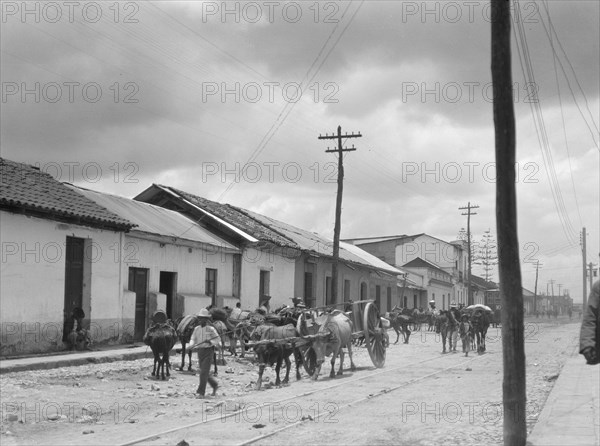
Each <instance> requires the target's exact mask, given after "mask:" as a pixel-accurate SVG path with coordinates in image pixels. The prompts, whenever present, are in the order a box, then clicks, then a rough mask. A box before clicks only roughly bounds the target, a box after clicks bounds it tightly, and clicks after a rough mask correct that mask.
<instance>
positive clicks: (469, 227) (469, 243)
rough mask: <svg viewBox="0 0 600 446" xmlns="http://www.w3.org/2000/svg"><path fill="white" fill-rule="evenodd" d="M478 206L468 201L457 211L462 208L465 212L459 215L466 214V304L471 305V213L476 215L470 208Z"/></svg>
mask: <svg viewBox="0 0 600 446" xmlns="http://www.w3.org/2000/svg"><path fill="white" fill-rule="evenodd" d="M478 207H479V206H471V202H470V201H469V202H468V203H467V205H466V206H464V207H461V208H458V210H459V211H462V210H464V209H466V210H467V212H463V213H462V214H461V215H466V216H467V251H468V252H467V254H468V257H467V259H468V262H469V271H468V277H467V304H468V305H473V295H472V294H471V262H472V260H473V259H471V215H477V213H476V212H471V209H477V208H478Z"/></svg>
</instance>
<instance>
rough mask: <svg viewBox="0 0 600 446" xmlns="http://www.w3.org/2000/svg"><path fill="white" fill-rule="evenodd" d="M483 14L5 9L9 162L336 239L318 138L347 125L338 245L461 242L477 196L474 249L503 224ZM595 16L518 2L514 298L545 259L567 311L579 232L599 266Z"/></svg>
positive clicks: (381, 5)
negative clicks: (184, 199)
mask: <svg viewBox="0 0 600 446" xmlns="http://www.w3.org/2000/svg"><path fill="white" fill-rule="evenodd" d="M489 6H490V5H489V3H488V2H477V1H465V2H460V1H459V2H452V1H451V2H440V3H438V2H400V1H366V2H361V1H358V0H356V1H352V2H337V1H336V2H334V1H320V2H315V1H302V2H278V1H272V2H220V1H219V2H199V1H196V2H120V3H116V2H114V1H110V2H96V3H94V2H50V3H41V2H40V3H37V2H28V3H24V2H9V1H3V2H2V23H1V27H2V29H1V40H2V44H1V46H2V55H1V56H2V59H1V75H2V104H1V107H2V109H1V112H2V115H1V119H2V123H1V124H2V126H1V138H2V140H1V152H2V156H3V157H6V158H9V159H12V160H16V161H21V162H25V163H29V164H38V165H39V166H40V167H41V168H42V169H43V170H44V171H47V172H49V173H50V174H52V175H53V176H55V177H57V178H59V179H61V180H62V181H70V182H74V183H76V184H78V185H81V186H84V187H88V188H91V189H95V190H99V191H104V192H110V193H115V194H118V195H123V196H127V197H133V196H135V195H136V194H137V193H139V192H140V191H142V190H144V189H145V188H146V187H148V186H149V185H150V184H152V183H161V184H167V185H170V186H174V187H177V188H180V189H183V190H186V191H189V192H192V193H194V194H197V195H200V196H203V197H206V198H208V199H212V200H217V201H221V202H227V203H231V204H234V205H237V206H241V207H243V208H247V209H250V210H253V211H256V212H259V213H262V214H265V215H268V216H270V217H272V218H276V219H279V220H282V221H284V222H287V223H291V224H294V225H296V226H299V227H302V228H305V229H308V230H312V231H316V232H319V233H321V234H323V235H325V236H329V237H332V236H333V224H334V215H335V194H336V183H335V179H336V170H335V169H336V162H337V160H336V155H335V154H333V153H325V150H327V148H328V147H330V148H333V147H336V142H335V141H333V140H319V139H317V138H318V136H319V135H320V134H321V135H325V134H326V133H327V134H329V135H331V134H332V133H333V132H335V131H336V129H337V126H338V125H341V127H342V132H343V133H346V132H348V133H352V132H355V133H356V132H359V131H360V132H361V134H362V137H361V138H354V139H347V140H345V142H344V144H345V146H346V147H351V146H352V144H354V145H355V147H356V151H354V152H347V153H346V154H345V156H344V166H345V181H344V196H343V213H342V238H354V237H369V236H379V235H392V234H416V233H421V232H425V233H428V234H431V235H433V236H436V237H439V238H442V239H445V240H452V239H455V238H456V236H457V234H458V232H459V231H460V229H461V228H463V227H465V228H466V223H467V221H466V216H463V215H461V212H463V211H460V210H459V209H458V208H459V207H463V206H466V205H467V203H468V202H470V203H471V204H474V205H478V206H479V208H478V209H476V210H475V212H477V215H475V216H473V217H472V221H471V227H472V231H473V238H474V240H475V241H479V240H481V237H482V235H483V233H484V231H486V230H488V229H491V231H492V234H494V235H495V232H496V230H495V226H496V225H495V184H494V177H495V171H494V166H493V163H494V160H495V155H494V127H493V118H492V97H491V72H490V63H491V62H490V31H491V23H490V22H491V20H490V7H489ZM599 8H600V3H599V2H597V1H554V0H553V1H548V2H541V1H535V2H534V1H521V2H520V11H521V15H520V16H516V15H514V16H513V18H514V20H513V30H514V33H513V39H512V43H513V63H514V64H513V82H514V85H515V88H514V103H515V111H516V120H517V123H516V124H517V160H518V165H517V166H516V169H517V174H518V180H517V193H518V222H519V243H520V245H521V261H522V266H521V268H522V273H523V284H524V286H525V287H526V288H528V289H530V290H532V291H533V289H534V279H535V267H534V265H535V262H536V261H537V260H539V261H540V263H541V264H542V265H543V266H542V268H541V270H540V278H539V284H538V290H541V291H546V288H547V286H548V285H547V284H548V282H549V281H550V280H551V279H552V280H554V281H555V293H558V284H561V287H562V290H563V291H564V290H566V289H568V290H569V291H570V293H571V295H572V297H574V299H575V300H576V301H580V300H581V293H582V272H581V268H582V266H581V265H582V256H581V247H580V245H579V240H580V231H581V228H582V227H583V226H585V227H586V228H587V232H588V238H587V247H588V252H587V261H588V262H594V263H595V264H597V263H598V261H599V258H598V255H599V252H600V237H599V233H600V225H599V220H600V215H599V213H600V210H599V209H600V205H599V203H600V196H599V195H600V184H599V167H600V161H599V153H600V152H599V149H598V139H599V134H598V122H599V121H600V117H599V109H600V103H599V88H600V87H599V86H600V78H599V72H600V61H599V54H600V48H599V42H600V36H599V29H600V24H599V17H600V11H599ZM519 24H520V25H521V26H520V27H518V26H517V25H519ZM518 47H520V48H521V49H522V50H524V51H525V52H526V53H527V58H528V59H529V61H530V66H531V68H532V69H531V73H532V75H533V78H531V77H528V78H525V77H524V73H525V72H527V71H526V69H525V68H524V67H523V65H522V62H521V61H522V60H523V58H522V57H521V56H520V55H519V54H520V53H519V51H518ZM553 47H554V53H553V50H552V48H553ZM553 54H556V58H555V57H554V56H553ZM530 76H531V75H530ZM530 81H532V82H533V83H532V84H528V82H530ZM534 113H536V114H535V115H534ZM534 116H535V117H536V120H534ZM539 117H543V125H539V123H540V122H541V121H540V120H539V119H538V118H539ZM536 122H537V123H538V125H536ZM540 141H542V143H540ZM474 272H475V273H480V274H481V270H480V269H478V268H477V267H476V268H475V269H474ZM497 278H498V276H497V274H495V275H494V279H495V280H497Z"/></svg>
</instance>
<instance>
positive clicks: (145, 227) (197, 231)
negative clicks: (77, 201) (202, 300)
mask: <svg viewBox="0 0 600 446" xmlns="http://www.w3.org/2000/svg"><path fill="white" fill-rule="evenodd" d="M69 187H71V188H73V189H74V190H76V191H77V192H79V193H80V194H82V195H84V196H85V197H87V198H88V199H90V200H93V201H94V202H96V203H98V204H99V205H101V206H104V207H105V208H107V209H109V210H110V211H112V212H114V213H115V214H117V215H120V216H121V217H123V218H126V219H127V220H129V221H131V222H134V223H136V224H137V227H136V228H135V229H134V230H132V232H138V231H139V232H144V233H147V234H153V235H160V236H167V237H173V238H177V239H181V240H189V241H194V242H200V243H205V244H208V245H212V246H218V247H222V248H226V249H229V250H235V251H239V250H238V249H237V248H236V247H235V246H234V245H232V244H230V243H228V242H226V241H225V240H223V239H221V238H220V237H218V236H216V235H214V234H212V233H211V232H209V231H207V230H206V229H204V228H203V227H201V226H200V225H198V224H196V223H195V222H193V221H192V220H190V219H189V218H187V217H186V216H184V215H182V214H180V213H179V212H175V211H171V210H169V209H165V208H162V207H160V206H154V205H152V204H148V203H144V202H141V201H135V200H132V199H130V198H125V197H120V196H117V195H111V194H106V193H102V192H97V191H93V190H89V189H83V188H79V187H76V186H72V185H69Z"/></svg>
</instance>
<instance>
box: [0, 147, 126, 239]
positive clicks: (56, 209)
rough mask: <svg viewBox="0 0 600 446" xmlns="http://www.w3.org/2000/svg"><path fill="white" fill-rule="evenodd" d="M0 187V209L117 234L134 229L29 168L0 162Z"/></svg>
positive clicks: (123, 220) (69, 189) (36, 170)
mask: <svg viewBox="0 0 600 446" xmlns="http://www.w3.org/2000/svg"><path fill="white" fill-rule="evenodd" d="M0 185H1V188H0V205H4V206H5V207H8V208H17V209H23V210H29V211H32V212H36V213H41V214H43V215H44V216H46V215H47V216H48V218H53V217H55V218H57V217H60V218H62V219H67V220H73V221H74V222H75V223H79V224H86V225H89V226H96V227H109V228H113V229H115V230H119V231H124V230H128V229H129V228H131V227H133V226H135V225H134V224H133V223H131V222H130V221H128V220H126V219H124V218H121V217H119V216H118V215H116V214H114V213H112V212H110V211H109V210H107V209H105V208H103V207H102V206H100V205H98V204H97V203H96V202H94V201H91V200H89V199H88V198H86V197H85V196H83V195H82V194H80V193H78V192H77V191H74V190H72V189H71V188H69V187H67V186H66V184H64V183H61V182H60V181H57V180H55V179H54V178H53V177H52V176H51V175H50V174H48V173H44V172H40V171H39V169H36V168H35V167H33V166H30V165H28V164H23V163H17V162H15V161H10V160H7V159H4V158H0Z"/></svg>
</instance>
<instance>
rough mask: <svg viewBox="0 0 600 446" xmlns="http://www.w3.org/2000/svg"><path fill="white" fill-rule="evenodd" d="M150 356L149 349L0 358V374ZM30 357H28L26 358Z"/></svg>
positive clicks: (131, 359)
mask: <svg viewBox="0 0 600 446" xmlns="http://www.w3.org/2000/svg"><path fill="white" fill-rule="evenodd" d="M144 357H147V358H152V352H151V351H150V349H148V350H147V351H146V350H144V351H136V352H129V353H121V352H119V353H110V352H107V354H106V355H99V356H87V355H85V356H79V357H75V356H74V357H73V358H60V359H52V358H51V357H50V358H47V359H46V360H40V358H35V359H37V361H35V362H22V361H24V360H19V359H16V360H12V359H7V360H2V361H0V375H3V374H5V373H14V372H23V371H29V370H49V369H56V368H60V367H72V366H78V365H86V364H101V363H106V362H115V361H133V360H136V359H140V358H144ZM27 359H30V358H27ZM12 361H15V363H13V364H7V363H8V362H12Z"/></svg>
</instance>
